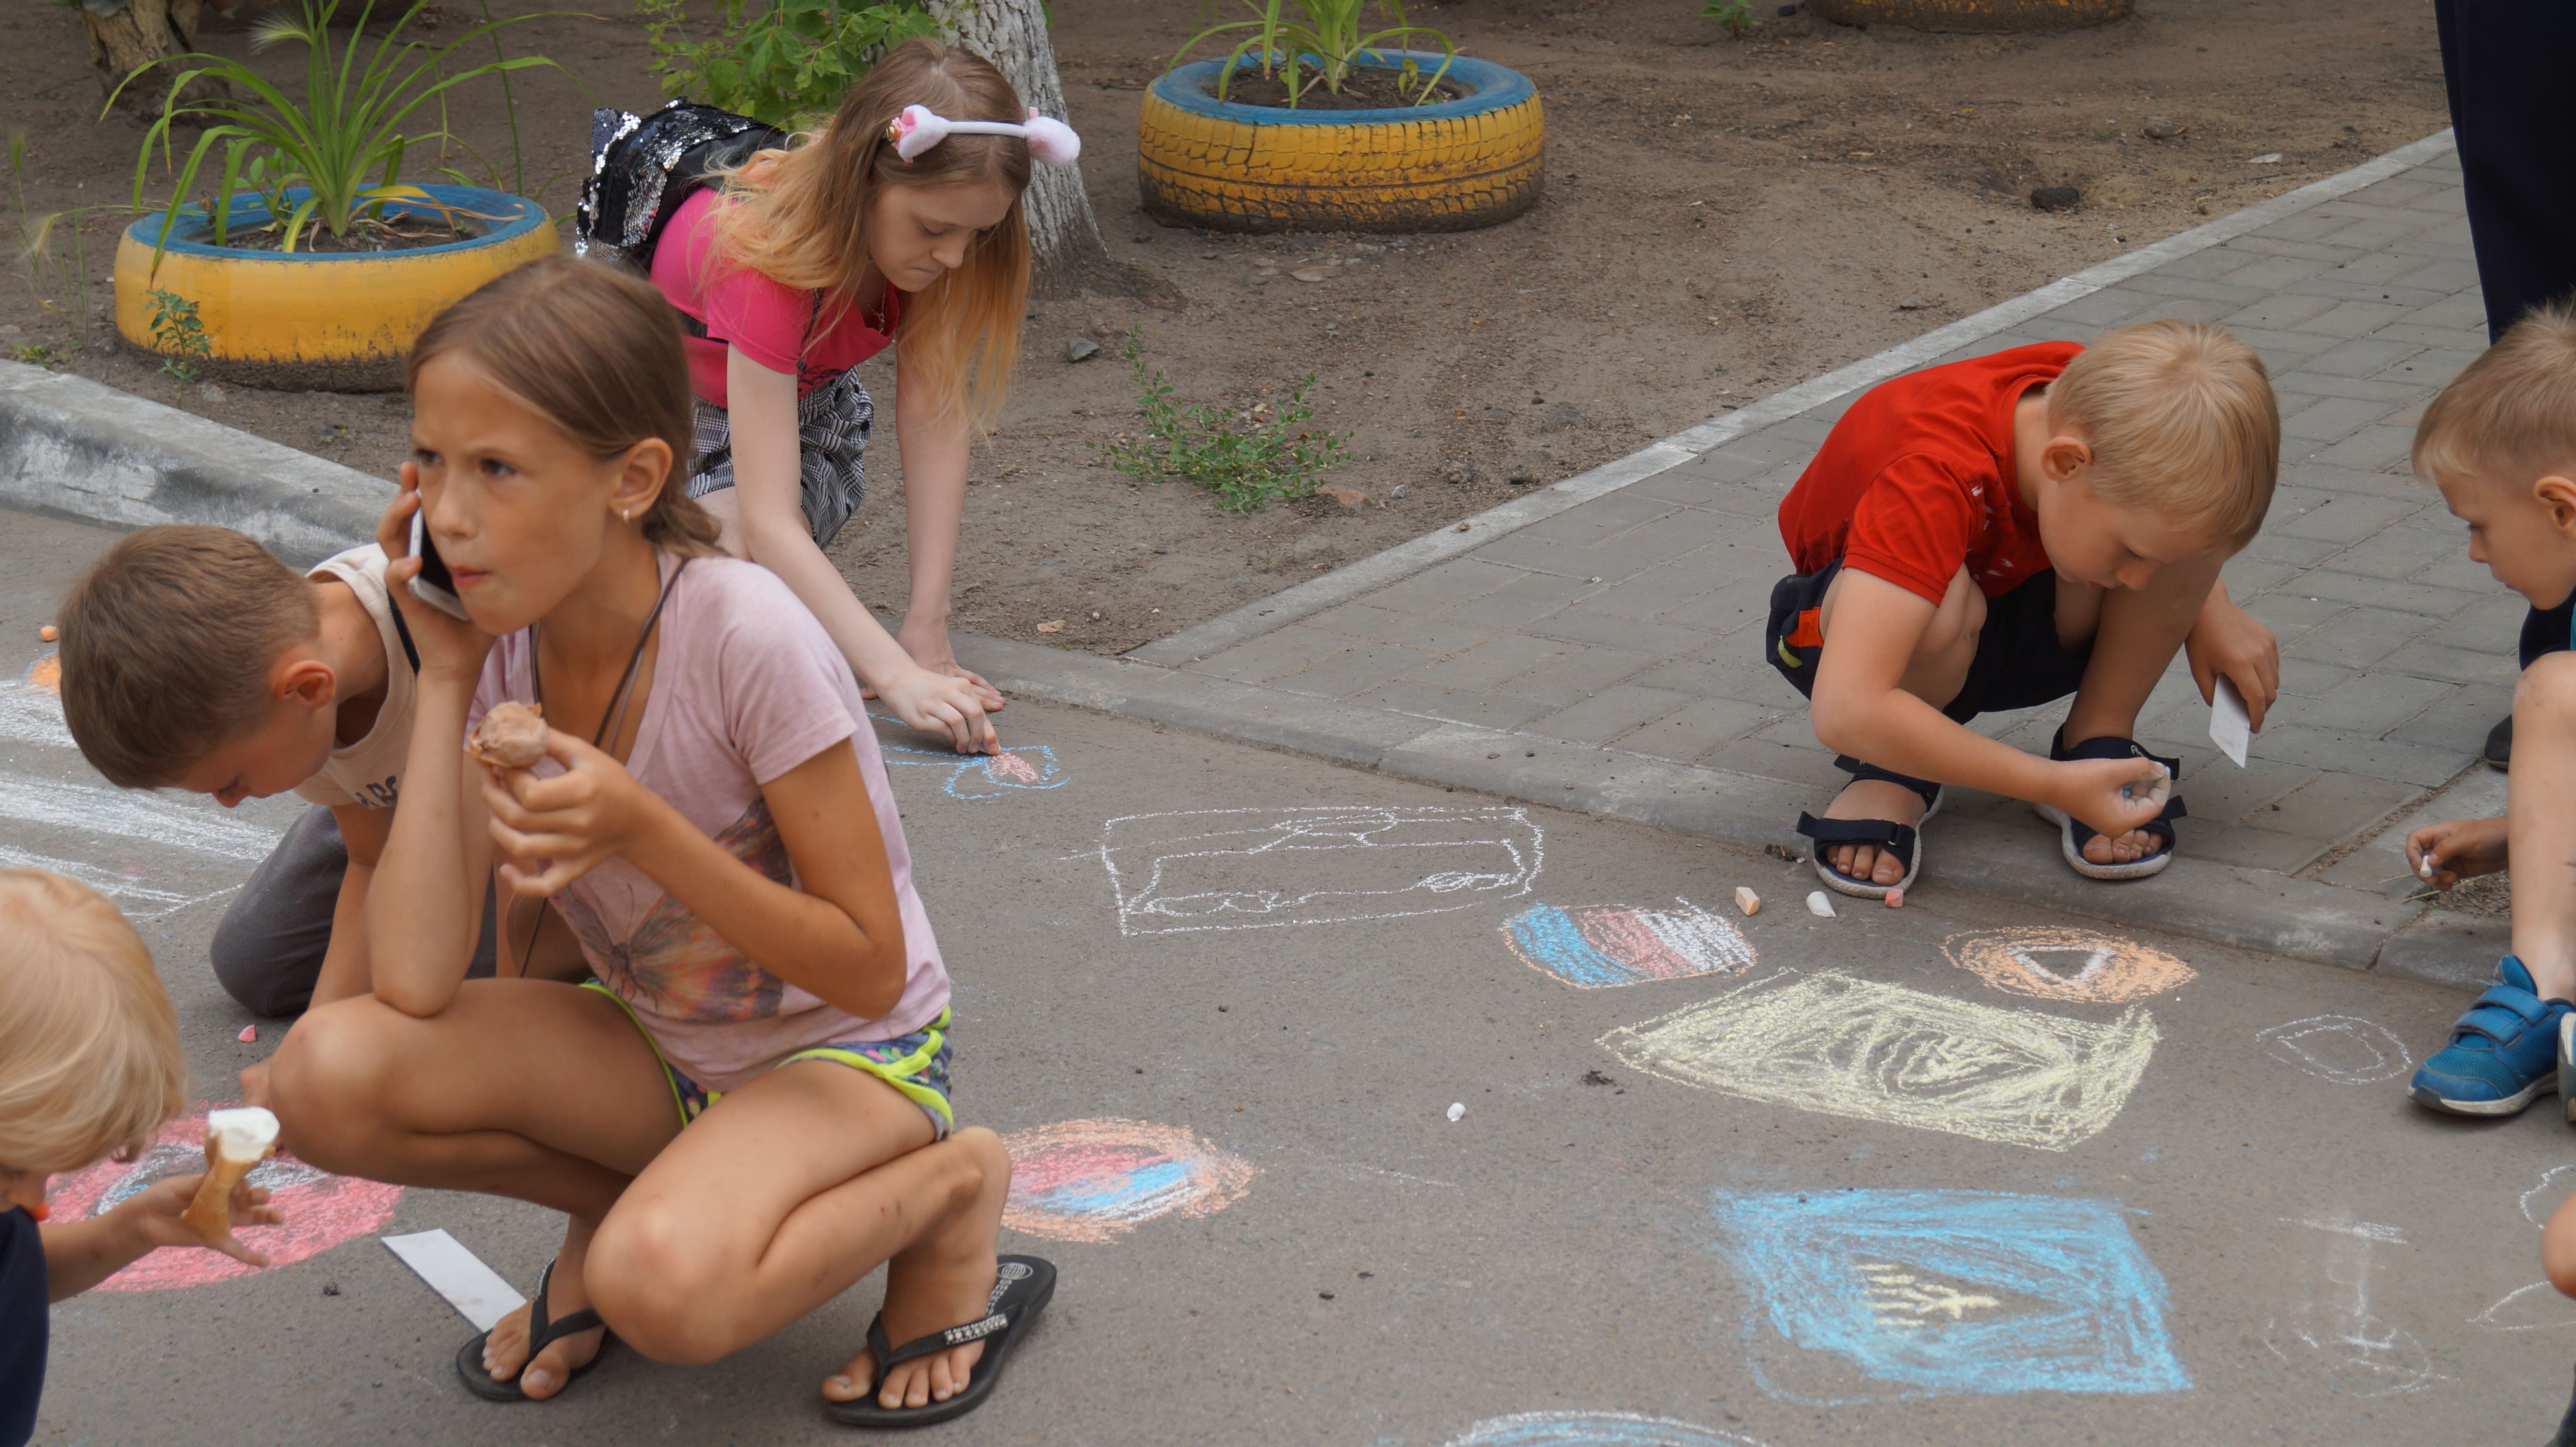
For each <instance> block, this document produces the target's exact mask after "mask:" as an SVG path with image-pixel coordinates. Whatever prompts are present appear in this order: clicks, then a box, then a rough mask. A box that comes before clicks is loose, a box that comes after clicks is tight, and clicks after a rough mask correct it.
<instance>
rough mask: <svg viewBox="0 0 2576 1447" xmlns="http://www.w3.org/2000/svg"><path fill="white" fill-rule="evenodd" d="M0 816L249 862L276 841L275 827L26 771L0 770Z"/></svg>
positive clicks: (260, 857)
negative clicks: (48, 777)
mask: <svg viewBox="0 0 2576 1447" xmlns="http://www.w3.org/2000/svg"><path fill="white" fill-rule="evenodd" d="M0 819H16V820H18V821H20V822H22V823H27V824H44V825H49V826H51V827H53V828H56V829H67V830H70V831H72V832H74V833H79V834H116V835H121V836H123V837H125V838H128V839H143V840H149V841H150V842H152V843H154V844H166V845H169V846H172V847H174V848H178V849H186V850H190V851H193V852H195V853H198V854H211V855H213V856H215V857H216V858H219V859H239V860H245V861H247V862H249V863H252V864H256V863H258V862H259V861H261V860H263V859H266V858H267V857H268V856H269V852H270V851H271V850H274V849H275V848H277V840H278V833H277V831H276V830H273V829H262V828H259V827H258V826H257V825H253V824H245V823H242V822H241V821H239V820H237V819H232V818H227V817H226V816H224V815H222V814H217V813H213V812H210V811H209V810H208V809H204V808H191V807H189V806H187V805H183V804H175V803H172V802H171V801H169V800H167V799H163V798H161V797H159V796H157V795H154V794H147V793H141V792H137V791H133V790H127V789H102V788H99V787H97V786H96V785H92V784H71V783H65V782H63V781H61V780H59V779H39V778H34V777H31V776H29V775H26V774H0Z"/></svg>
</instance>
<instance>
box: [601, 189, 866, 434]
mask: <svg viewBox="0 0 2576 1447" xmlns="http://www.w3.org/2000/svg"><path fill="white" fill-rule="evenodd" d="M718 204H719V198H718V196H717V194H716V191H715V188H714V187H712V186H710V187H707V188H706V189H704V190H701V191H699V192H698V193H697V194H696V195H694V196H691V197H690V198H689V199H688V200H686V201H683V202H681V203H680V209H679V210H677V211H675V212H673V213H671V224H670V226H669V228H668V229H666V230H665V231H663V233H662V239H661V240H660V241H659V242H657V243H655V245H654V247H653V284H654V285H655V286H657V287H660V288H661V289H662V295H663V296H665V297H667V298H669V299H670V302H671V305H673V306H675V307H678V308H679V309H680V310H681V311H683V312H686V313H687V314H688V315H690V316H692V317H695V318H696V319H697V320H698V321H700V322H702V323H704V324H705V326H706V329H707V335H705V336H703V337H698V336H692V337H690V338H688V339H687V344H688V353H689V390H691V391H693V392H695V393H697V394H698V395H699V396H700V397H703V398H705V399H706V400H707V401H709V402H712V403H714V404H715V405H717V406H719V407H724V406H728V405H730V404H729V403H727V402H726V401H725V347H726V344H727V343H731V344H732V345H734V346H737V347H740V348H742V354H743V355H744V356H746V357H749V358H751V359H752V360H753V361H755V362H758V363H759V364H760V365H762V366H764V367H767V368H768V369H769V370H771V371H773V372H793V373H795V374H796V395H798V396H800V397H801V396H803V395H805V394H806V393H808V392H811V391H813V390H814V389H815V388H817V387H820V386H822V385H824V384H825V383H827V382H829V381H831V380H832V379H833V378H835V377H838V376H839V375H841V374H842V373H843V372H846V371H848V370H850V369H851V368H852V367H855V366H857V365H858V364H859V363H861V362H864V361H866V360H867V359H868V358H870V357H873V356H875V355H876V354H877V353H879V352H882V351H884V350H885V349H886V348H887V347H888V346H890V345H892V344H893V342H894V328H895V323H896V322H897V321H899V320H901V319H902V316H903V303H902V300H901V296H902V294H901V293H899V292H897V291H896V290H895V289H894V288H893V287H887V288H886V290H885V297H884V300H883V301H882V302H881V303H880V305H881V307H882V309H883V312H884V314H883V315H882V316H876V317H870V316H868V315H866V314H865V313H864V312H863V311H862V310H861V309H860V308H858V307H855V306H845V307H841V308H839V314H838V316H837V317H832V316H830V313H832V311H833V310H834V308H833V304H832V303H830V302H825V303H824V304H823V306H822V308H821V310H822V312H823V313H824V315H823V316H818V315H817V314H816V307H815V304H814V293H812V292H810V291H798V290H796V289H795V288H794V287H788V286H781V285H779V284H778V283H777V282H774V281H771V280H770V279H769V278H768V277H765V276H763V275H761V274H760V273H759V272H756V271H750V270H746V269H743V268H738V267H726V266H713V267H711V266H709V265H708V258H707V246H708V244H709V241H710V239H711V238H712V237H713V235H714V232H715V228H714V227H712V226H709V225H708V224H707V217H708V214H709V213H710V212H712V211H714V210H715V208H716V206H717V205H718ZM701 283H703V285H702V284H701ZM823 320H831V321H832V326H831V327H830V329H829V330H826V331H822V332H819V333H816V334H815V335H814V336H813V337H812V338H811V339H810V340H809V339H808V337H807V333H808V332H811V331H813V330H814V328H815V325H816V324H817V323H818V322H820V321H823Z"/></svg>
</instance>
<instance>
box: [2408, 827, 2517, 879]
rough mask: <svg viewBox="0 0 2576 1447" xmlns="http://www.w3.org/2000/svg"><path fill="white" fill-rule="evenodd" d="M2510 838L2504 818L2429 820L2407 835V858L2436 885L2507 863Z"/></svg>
mask: <svg viewBox="0 0 2576 1447" xmlns="http://www.w3.org/2000/svg"><path fill="white" fill-rule="evenodd" d="M2508 845H2509V840H2508V839H2507V836H2506V832H2505V821H2504V820H2502V819H2453V820H2450V821H2448V822H2447V823H2441V824H2427V825H2425V826H2424V827H2423V828H2421V829H2417V830H2414V831H2412V832H2410V833H2409V834H2407V836H2406V862H2407V864H2408V866H2409V867H2410V868H2411V869H2412V871H2413V873H2414V875H2415V877H2416V878H2417V879H2419V880H2421V881H2423V882H2424V883H2426V884H2429V885H2431V886H2432V887H2433V888H2435V889H2449V888H2450V887H2451V886H2452V885H2455V884H2457V883H2459V882H2460V881H2461V880H2463V879H2473V878H2475V877H2477V876H2478V875H2481V874H2493V873H2495V872H2496V871H2497V870H2499V869H2502V868H2504V867H2505V865H2506V863H2507V860H2508V855H2509V852H2510V851H2509V848H2508Z"/></svg>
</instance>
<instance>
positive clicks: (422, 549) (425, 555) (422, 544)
mask: <svg viewBox="0 0 2576 1447" xmlns="http://www.w3.org/2000/svg"><path fill="white" fill-rule="evenodd" d="M411 555H412V556H413V557H415V558H418V559H420V576H418V577H416V578H414V579H412V580H411V595H412V596H413V597H415V598H418V599H419V600H420V601H422V602H424V603H427V604H428V605H429V606H431V607H432V608H435V609H437V610H438V611H439V612H441V613H444V614H446V615H447V616H449V617H451V618H466V617H467V615H466V612H465V604H464V602H463V600H461V599H459V598H458V597H457V596H456V579H455V577H454V576H453V575H451V574H450V573H449V572H448V571H447V564H446V563H445V562H444V561H443V560H441V559H440V558H439V556H438V544H436V543H433V542H431V541H430V540H429V529H427V528H425V527H423V526H421V520H420V514H419V513H413V514H412V515H411ZM467 621H469V622H470V621H472V620H471V619H470V618H469V619H468V620H467Z"/></svg>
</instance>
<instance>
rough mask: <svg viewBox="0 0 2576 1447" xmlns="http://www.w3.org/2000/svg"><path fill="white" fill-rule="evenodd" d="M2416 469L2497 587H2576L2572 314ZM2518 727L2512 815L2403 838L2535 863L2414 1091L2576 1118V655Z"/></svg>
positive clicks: (2526, 692)
mask: <svg viewBox="0 0 2576 1447" xmlns="http://www.w3.org/2000/svg"><path fill="white" fill-rule="evenodd" d="M2414 462H2415V471H2416V474H2417V475H2418V476H2421V477H2423V478H2426V479H2428V480H2429V481H2431V482H2432V483H2433V485H2434V486H2436V487H2439V488H2440V489H2441V490H2442V501H2443V502H2444V503H2446V504H2448V505H2449V507H2450V509H2451V515H2452V516H2453V517H2456V518H2458V519H2459V520H2460V521H2461V522H2463V523H2465V524H2467V525H2468V529H2469V556H2470V557H2471V558H2472V559H2474V560H2476V561H2478V562H2481V563H2484V564H2486V565H2487V571H2488V572H2490V573H2492V574H2494V575H2495V580H2496V581H2497V582H2499V583H2502V584H2504V585H2505V586H2506V587H2508V588H2511V589H2512V590H2513V591H2515V592H2517V593H2520V594H2521V595H2522V596H2523V597H2524V598H2525V599H2527V600H2529V601H2530V603H2531V605H2532V606H2533V607H2534V608H2538V609H2540V610H2542V611H2543V612H2547V611H2548V610H2550V609H2553V608H2556V607H2558V606H2559V605H2560V604H2563V603H2565V602H2566V601H2567V599H2568V597H2569V596H2570V595H2571V594H2576V306H2569V305H2560V306H2556V307H2544V308H2541V309H2539V310H2536V311H2533V312H2531V313H2530V314H2528V315H2527V316H2525V317H2524V318H2523V319H2522V320H2521V321H2519V322H2516V323H2515V324H2514V325H2513V327H2512V328H2511V329H2510V330H2508V331H2507V332H2506V333H2505V334H2504V337H2503V339H2502V340H2500V341H2498V342H2497V343H2496V344H2495V345H2494V346H2492V347H2489V348H2488V349H2487V350H2486V351H2485V352H2483V353H2481V354H2480V355H2479V357H2478V359H2477V360H2476V361H2474V362H2471V363H2470V364H2469V365H2468V366H2467V367H2465V368H2463V369H2462V370H2461V372H2460V375H2459V376H2457V377H2455V378H2453V379H2452V380H2451V384H2450V385H2449V386H2447V387H2444V388H2443V389H2442V395H2440V396H2439V397H2436V398H2434V399H2433V404H2432V405H2431V406H2429V407H2427V408H2425V409H2424V418H2423V420H2422V421H2421V422H2418V423H2417V424H2416V426H2415V451H2414ZM2513 733H2514V760H2513V764H2514V767H2513V772H2512V773H2511V774H2510V775H2509V776H2508V779H2509V783H2508V785H2507V792H2506V795H2505V812H2504V814H2503V815H2502V816H2501V817H2499V818H2494V819H2456V820H2452V821H2450V822H2448V823H2442V824H2428V825H2426V826H2425V827H2423V828H2421V829H2418V830H2416V831H2414V832H2413V833H2411V834H2409V835H2408V836H2407V837H2406V860H2407V863H2409V864H2411V865H2413V866H2414V867H2415V871H2416V873H2417V875H2418V876H2419V877H2421V878H2422V879H2424V880H2425V881H2426V882H2428V883H2430V884H2431V885H2432V886H2433V887H2434V888H2436V889H2448V888H2450V887H2451V886H2452V885H2454V884H2457V883H2459V882H2460V881H2461V880H2463V879H2466V878H2468V877H2470V876H2471V875H2478V874H2492V873H2494V872H2495V871H2497V870H2499V869H2503V868H2505V867H2506V866H2507V864H2508V863H2509V862H2510V861H2512V860H2515V859H2519V860H2520V861H2521V862H2522V866H2523V867H2521V868H2518V869H2515V870H2514V871H2513V953H2511V954H2509V955H2506V956H2505V957H2504V958H2503V959H2502V960H2500V961H2498V962H2497V965H2496V977H2495V981H2494V983H2493V984H2491V985H2490V986H2489V987H2488V988H2487V991H2486V993H2484V994H2482V995H2480V996H2479V997H2478V1000H2477V1003H2476V1004H2474V1005H2472V1006H2471V1007H2470V1008H2469V1010H2468V1013H2466V1014H2464V1015H2462V1016H2461V1017H2460V1019H2459V1023H2458V1024H2456V1025H2454V1026H2453V1027H2452V1028H2451V1040H2450V1043H2449V1044H2448V1045H2446V1046H2445V1047H2443V1048H2442V1049H2441V1050H2438V1051H2436V1052H2434V1053H2433V1054H2432V1055H2431V1056H2428V1057H2427V1058H2426V1059H2425V1061H2424V1063H2423V1065H2421V1066H2420V1067H2418V1068H2417V1069H2416V1072H2415V1078H2414V1081H2413V1082H2412V1083H2411V1085H2410V1086H2409V1092H2410V1093H2411V1094H2412V1095H2413V1096H2414V1097H2415V1099H2416V1101H2417V1102H2419V1103H2421V1104H2423V1105H2426V1106H2429V1107H2431V1108H2433V1109H2435V1110H2439V1111H2445V1112H2448V1113H2450V1114H2453V1115H2484V1116H2506V1115H2513V1114H2516V1113H2518V1112H2520V1111H2521V1110H2522V1109H2523V1107H2525V1106H2527V1105H2529V1104H2531V1102H2532V1101H2533V1100H2534V1099H2536V1098H2538V1097H2539V1095H2540V1094H2541V1093H2542V1092H2544V1091H2548V1090H2553V1089H2554V1090H2556V1091H2557V1092H2558V1093H2559V1095H2560V1096H2561V1097H2562V1099H2563V1100H2565V1101H2566V1102H2568V1103H2569V1105H2568V1118H2569V1119H2570V1120H2576V1006H2571V1004H2570V1001H2571V999H2576V864H2571V863H2570V861H2571V860H2576V653H2567V652H2563V651H2562V652H2554V653H2550V654H2547V655H2545V656H2543V657H2541V658H2540V659H2538V660H2536V661H2535V662H2533V663H2532V665H2531V666H2530V667H2529V668H2526V669H2524V670H2523V673H2522V680H2521V682H2520V683H2518V684H2517V685H2516V686H2515V688H2514V694H2513ZM2552 1225H2553V1229H2558V1228H2557V1226H2556V1223H2554V1222H2553V1223H2552ZM2567 1254H2568V1255H2569V1256H2570V1258H2571V1259H2576V1250H2570V1251H2569V1252H2568V1253H2567ZM2551 1279H2553V1280H2560V1279H2561V1278H2560V1277H2559V1275H2558V1272H2557V1269H2556V1268H2555V1267H2553V1269H2552V1276H2551ZM2565 1284H2568V1285H2576V1268H2571V1274H2570V1275H2569V1276H2568V1277H2567V1278H2566V1279H2565Z"/></svg>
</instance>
